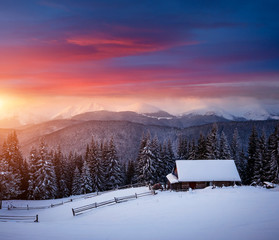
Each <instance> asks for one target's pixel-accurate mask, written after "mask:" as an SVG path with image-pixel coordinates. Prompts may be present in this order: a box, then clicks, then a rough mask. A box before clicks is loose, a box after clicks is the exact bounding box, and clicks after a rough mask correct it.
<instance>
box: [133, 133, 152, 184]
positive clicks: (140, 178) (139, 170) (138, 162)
mask: <svg viewBox="0 0 279 240" xmlns="http://www.w3.org/2000/svg"><path fill="white" fill-rule="evenodd" d="M147 141H150V134H147V135H146V136H145V135H144V134H143V135H142V139H141V143H140V148H139V153H138V157H137V160H136V166H135V169H136V178H137V181H138V182H144V176H143V174H142V169H143V167H144V164H145V162H144V156H143V151H144V148H145V147H146V144H147Z"/></svg>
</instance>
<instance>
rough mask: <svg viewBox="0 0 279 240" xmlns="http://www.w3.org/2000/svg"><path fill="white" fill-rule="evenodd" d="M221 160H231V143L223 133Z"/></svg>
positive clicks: (220, 148) (220, 150) (220, 151)
mask: <svg viewBox="0 0 279 240" xmlns="http://www.w3.org/2000/svg"><path fill="white" fill-rule="evenodd" d="M219 159H231V153H230V147H229V143H228V140H227V136H226V135H225V133H224V132H223V131H222V133H221V137H220V146H219Z"/></svg>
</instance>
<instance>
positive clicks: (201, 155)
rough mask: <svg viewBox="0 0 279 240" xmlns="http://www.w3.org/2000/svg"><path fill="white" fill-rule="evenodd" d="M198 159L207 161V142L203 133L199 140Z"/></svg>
mask: <svg viewBox="0 0 279 240" xmlns="http://www.w3.org/2000/svg"><path fill="white" fill-rule="evenodd" d="M196 157H197V159H206V158H207V152H206V140H205V138H204V136H203V134H202V133H200V137H199V139H198V146H197V154H196Z"/></svg>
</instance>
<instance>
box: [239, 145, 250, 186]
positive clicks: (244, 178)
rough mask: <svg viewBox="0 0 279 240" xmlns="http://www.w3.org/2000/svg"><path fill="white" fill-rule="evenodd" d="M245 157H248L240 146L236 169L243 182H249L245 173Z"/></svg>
mask: <svg viewBox="0 0 279 240" xmlns="http://www.w3.org/2000/svg"><path fill="white" fill-rule="evenodd" d="M247 159H248V157H247V156H246V155H245V152H244V149H243V148H242V150H241V152H240V153H239V164H238V165H237V170H238V173H239V176H240V178H241V181H242V183H243V184H249V182H248V174H247V168H248V167H247V161H248V160H247Z"/></svg>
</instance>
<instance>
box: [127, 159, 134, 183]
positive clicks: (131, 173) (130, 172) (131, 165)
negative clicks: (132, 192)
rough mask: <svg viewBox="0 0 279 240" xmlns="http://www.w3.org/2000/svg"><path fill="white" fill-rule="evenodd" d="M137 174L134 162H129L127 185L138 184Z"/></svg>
mask: <svg viewBox="0 0 279 240" xmlns="http://www.w3.org/2000/svg"><path fill="white" fill-rule="evenodd" d="M135 173H136V169H135V163H134V161H129V162H128V166H127V171H126V184H133V183H136V178H135Z"/></svg>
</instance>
